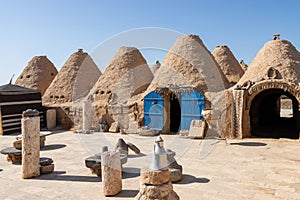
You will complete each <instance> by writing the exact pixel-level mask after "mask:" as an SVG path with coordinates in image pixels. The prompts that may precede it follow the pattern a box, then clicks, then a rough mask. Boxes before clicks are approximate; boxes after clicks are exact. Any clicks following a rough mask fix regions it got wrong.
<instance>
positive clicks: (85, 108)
mask: <svg viewBox="0 0 300 200" xmlns="http://www.w3.org/2000/svg"><path fill="white" fill-rule="evenodd" d="M82 113H83V119H82V129H83V130H84V131H86V130H90V129H91V128H92V102H91V101H89V100H86V101H83V103H82Z"/></svg>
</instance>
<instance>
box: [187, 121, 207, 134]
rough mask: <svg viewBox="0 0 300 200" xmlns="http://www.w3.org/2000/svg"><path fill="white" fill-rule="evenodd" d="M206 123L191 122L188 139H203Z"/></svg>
mask: <svg viewBox="0 0 300 200" xmlns="http://www.w3.org/2000/svg"><path fill="white" fill-rule="evenodd" d="M205 129H206V123H205V121H201V120H192V121H191V125H190V131H189V134H188V137H190V138H196V139H203V138H204V137H205Z"/></svg>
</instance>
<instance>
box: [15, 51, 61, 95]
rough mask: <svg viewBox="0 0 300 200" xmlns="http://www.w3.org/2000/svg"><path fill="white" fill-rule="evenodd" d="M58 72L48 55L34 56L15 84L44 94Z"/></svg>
mask: <svg viewBox="0 0 300 200" xmlns="http://www.w3.org/2000/svg"><path fill="white" fill-rule="evenodd" d="M56 74H57V70H56V68H55V66H54V65H53V63H52V62H51V61H50V60H49V59H48V58H47V57H46V56H34V57H33V58H32V59H31V60H30V61H29V62H28V64H27V66H26V67H25V69H24V70H23V72H22V73H21V75H20V76H19V77H18V79H17V80H16V82H15V84H16V85H19V86H23V87H27V88H32V89H34V90H37V91H39V92H40V93H41V94H42V95H43V94H44V93H45V91H46V89H47V88H48V87H49V85H50V83H51V82H52V80H53V79H54V77H55V76H56Z"/></svg>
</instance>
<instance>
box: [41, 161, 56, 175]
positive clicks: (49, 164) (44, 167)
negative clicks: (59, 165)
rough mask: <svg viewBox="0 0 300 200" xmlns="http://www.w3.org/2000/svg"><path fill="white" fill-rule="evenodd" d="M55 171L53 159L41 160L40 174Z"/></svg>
mask: <svg viewBox="0 0 300 200" xmlns="http://www.w3.org/2000/svg"><path fill="white" fill-rule="evenodd" d="M53 171H54V164H53V160H52V159H51V158H44V157H42V158H40V173H41V174H48V173H52V172H53Z"/></svg>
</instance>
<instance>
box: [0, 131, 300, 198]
mask: <svg viewBox="0 0 300 200" xmlns="http://www.w3.org/2000/svg"><path fill="white" fill-rule="evenodd" d="M120 137H123V138H124V140H125V141H126V142H131V143H133V144H135V145H136V146H138V147H139V148H140V149H141V151H142V154H140V155H135V154H134V153H133V152H132V151H130V155H129V159H128V162H127V163H126V164H125V165H124V166H123V169H124V173H123V191H122V192H121V193H119V194H118V195H117V196H115V197H104V196H103V193H102V188H101V180H100V178H98V177H96V176H95V175H93V174H91V172H90V170H89V169H87V168H86V167H85V165H84V159H85V158H86V157H88V156H90V155H91V154H93V153H96V152H99V151H100V149H101V146H103V145H108V146H109V148H110V149H112V148H113V146H114V144H115V143H116V141H117V140H118V138H120ZM163 138H164V140H165V143H166V148H170V149H172V150H174V151H175V152H176V153H177V155H176V158H177V161H178V163H179V164H181V165H183V169H184V175H183V179H182V181H180V182H179V183H176V184H173V187H174V190H175V191H176V192H177V194H178V195H179V196H180V198H181V199H183V200H190V199H222V200H223V199H230V200H232V199H289V200H290V199H300V143H299V141H298V140H285V139H279V140H272V139H244V140H229V141H227V144H226V143H225V141H224V140H219V141H217V140H204V141H202V140H191V139H187V138H182V137H180V136H175V135H168V136H167V135H163ZM14 139H15V135H9V136H0V149H2V148H5V147H8V146H11V145H12V142H13V141H14ZM154 140H155V137H140V136H137V135H120V134H111V133H94V134H89V135H83V134H74V133H72V132H60V133H55V134H52V135H50V136H48V137H47V139H46V146H45V148H44V149H43V150H42V151H41V156H44V157H51V158H52V159H53V160H54V163H55V172H54V173H52V174H47V175H42V176H40V177H37V178H34V179H26V180H24V179H22V178H21V165H12V164H11V163H8V162H7V161H6V156H5V155H2V154H1V155H0V185H1V187H0V199H1V200H2V199H5V200H8V199H30V200H34V199H39V200H40V199H113V200H114V199H116V200H118V199H133V198H134V196H135V195H136V194H137V192H138V186H139V174H138V172H139V170H140V168H141V167H147V166H148V165H149V162H150V158H151V153H152V151H153V143H154Z"/></svg>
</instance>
